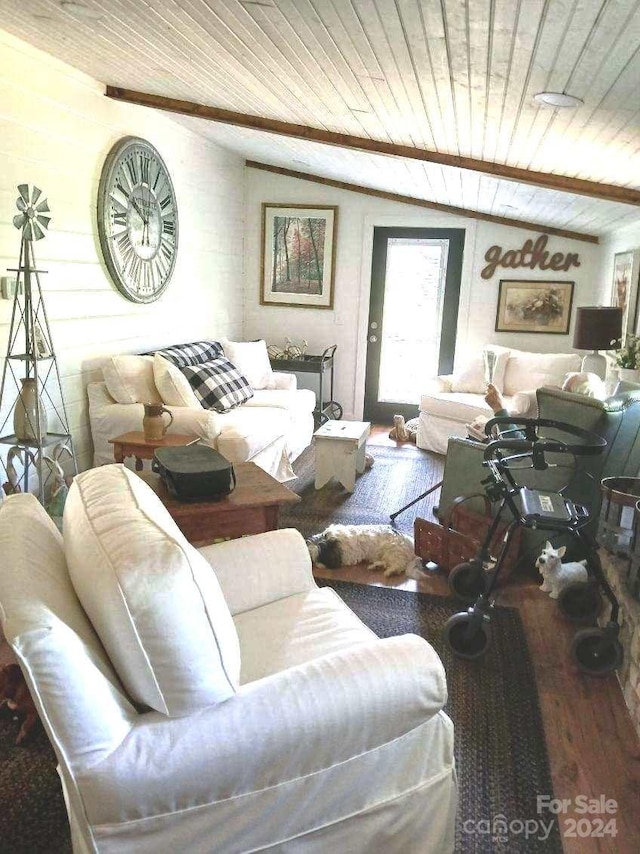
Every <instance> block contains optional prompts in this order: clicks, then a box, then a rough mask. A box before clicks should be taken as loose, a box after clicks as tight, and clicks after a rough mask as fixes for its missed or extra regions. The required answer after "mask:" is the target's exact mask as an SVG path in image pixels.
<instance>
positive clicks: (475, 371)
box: [451, 354, 487, 394]
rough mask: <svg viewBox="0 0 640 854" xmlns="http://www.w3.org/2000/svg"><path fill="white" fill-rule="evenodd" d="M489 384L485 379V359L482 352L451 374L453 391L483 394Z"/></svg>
mask: <svg viewBox="0 0 640 854" xmlns="http://www.w3.org/2000/svg"><path fill="white" fill-rule="evenodd" d="M486 388H487V384H486V383H485V381H484V361H483V358H482V354H480V355H479V356H474V357H473V358H472V359H470V360H469V361H468V362H467V363H466V364H465V365H463V366H462V367H461V368H458V369H456V370H455V371H454V372H453V374H452V375H451V391H460V392H471V393H473V394H483V393H484V392H485V391H486Z"/></svg>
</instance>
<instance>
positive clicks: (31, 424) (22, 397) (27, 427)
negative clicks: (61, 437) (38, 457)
mask: <svg viewBox="0 0 640 854" xmlns="http://www.w3.org/2000/svg"><path fill="white" fill-rule="evenodd" d="M21 382H22V388H21V389H20V394H19V395H18V399H17V401H16V408H15V410H14V413H13V429H14V432H15V434H16V438H17V439H19V440H20V441H21V442H34V441H35V442H38V441H41V440H42V439H44V438H46V435H47V413H46V410H45V408H44V406H43V405H42V401H41V400H40V396H39V395H38V389H37V387H36V380H35V377H27V378H25V379H23V380H21ZM38 427H39V428H40V436H38Z"/></svg>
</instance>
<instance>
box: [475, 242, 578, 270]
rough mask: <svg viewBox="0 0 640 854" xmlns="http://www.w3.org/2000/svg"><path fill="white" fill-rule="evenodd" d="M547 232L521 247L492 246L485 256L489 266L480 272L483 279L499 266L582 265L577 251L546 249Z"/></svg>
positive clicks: (548, 267)
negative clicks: (550, 251)
mask: <svg viewBox="0 0 640 854" xmlns="http://www.w3.org/2000/svg"><path fill="white" fill-rule="evenodd" d="M548 239H549V237H548V235H547V234H541V235H540V237H538V239H537V240H536V241H535V243H534V241H533V239H532V238H529V240H525V242H524V243H523V244H522V247H521V248H520V249H507V250H506V252H503V251H502V246H490V247H489V249H487V252H486V254H485V256H484V260H485V261H487V262H488V263H487V266H486V267H485V268H484V269H483V270H482V273H481V274H480V275H481V276H482V278H483V279H490V278H491V276H493V274H494V273H495V271H496V270H497V269H498V267H506V268H508V269H511V270H515V269H517V268H518V267H527V269H529V270H534V269H535V268H536V267H538V268H539V269H540V270H555V271H556V272H557V271H560V270H568V269H569V268H570V267H579V266H580V256H579V255H578V253H577V252H567V253H566V254H565V253H564V252H554V253H553V254H551V253H549V252H547V251H546V246H547V241H548Z"/></svg>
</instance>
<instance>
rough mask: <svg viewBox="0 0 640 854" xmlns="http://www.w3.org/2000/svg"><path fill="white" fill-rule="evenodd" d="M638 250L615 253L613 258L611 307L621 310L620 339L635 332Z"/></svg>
mask: <svg viewBox="0 0 640 854" xmlns="http://www.w3.org/2000/svg"><path fill="white" fill-rule="evenodd" d="M639 276H640V249H630V250H628V251H627V252H617V253H616V254H615V255H614V256H613V276H612V281H611V300H610V302H611V305H612V306H615V307H616V308H618V307H619V308H621V309H622V339H623V341H624V338H625V337H626V335H628V334H629V333H634V332H635V331H636V321H637V312H638V308H637V303H638V278H639Z"/></svg>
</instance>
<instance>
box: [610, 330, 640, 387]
mask: <svg viewBox="0 0 640 854" xmlns="http://www.w3.org/2000/svg"><path fill="white" fill-rule="evenodd" d="M614 359H615V363H616V365H617V367H618V374H619V377H620V379H621V380H624V381H625V382H634V383H636V382H640V338H639V337H638V336H637V335H627V337H626V338H625V340H624V346H623V347H621V348H620V349H619V350H616V351H615V353H614Z"/></svg>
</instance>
